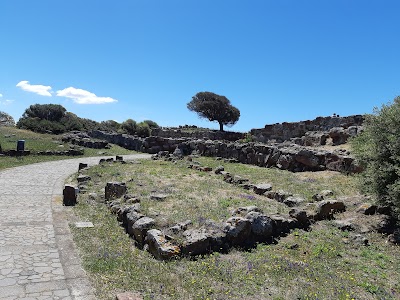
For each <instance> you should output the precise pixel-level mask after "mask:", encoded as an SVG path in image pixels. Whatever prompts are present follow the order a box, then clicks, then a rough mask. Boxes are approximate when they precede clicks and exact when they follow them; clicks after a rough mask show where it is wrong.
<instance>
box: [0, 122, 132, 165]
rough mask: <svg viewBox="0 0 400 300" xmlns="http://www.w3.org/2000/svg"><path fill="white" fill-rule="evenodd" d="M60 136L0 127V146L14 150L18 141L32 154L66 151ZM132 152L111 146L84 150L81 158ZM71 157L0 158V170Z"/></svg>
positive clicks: (67, 145)
mask: <svg viewBox="0 0 400 300" xmlns="http://www.w3.org/2000/svg"><path fill="white" fill-rule="evenodd" d="M61 138H62V136H61V135H53V134H40V133H35V132H32V131H29V130H21V129H17V128H15V127H4V126H3V127H0V145H1V147H2V149H3V151H6V150H11V149H16V145H17V141H18V140H25V149H26V150H30V151H32V152H34V153H37V152H38V151H46V150H50V151H62V150H68V149H69V148H70V145H69V144H68V143H64V142H62V141H61ZM132 153H134V152H132V151H129V150H126V149H124V148H122V147H119V146H116V145H112V147H111V148H110V149H91V148H84V155H83V156H99V155H117V154H120V155H123V154H132ZM69 158H72V157H71V156H52V155H50V156H46V155H34V154H31V155H27V156H22V157H9V156H2V157H0V170H1V169H5V168H11V167H16V166H21V165H27V164H32V163H38V162H43V161H51V160H61V159H69Z"/></svg>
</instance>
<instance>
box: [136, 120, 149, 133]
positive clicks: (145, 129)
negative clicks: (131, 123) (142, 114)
mask: <svg viewBox="0 0 400 300" xmlns="http://www.w3.org/2000/svg"><path fill="white" fill-rule="evenodd" d="M136 134H137V135H138V136H140V137H148V136H150V134H151V129H150V126H149V124H147V123H145V122H140V123H139V124H137V128H136Z"/></svg>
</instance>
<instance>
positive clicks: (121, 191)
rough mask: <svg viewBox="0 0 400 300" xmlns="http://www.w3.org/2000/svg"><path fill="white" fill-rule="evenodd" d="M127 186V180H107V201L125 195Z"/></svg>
mask: <svg viewBox="0 0 400 300" xmlns="http://www.w3.org/2000/svg"><path fill="white" fill-rule="evenodd" d="M126 192H127V187H126V184H125V182H107V185H106V187H105V199H106V201H109V200H113V199H117V198H120V197H122V196H123V195H125V194H126Z"/></svg>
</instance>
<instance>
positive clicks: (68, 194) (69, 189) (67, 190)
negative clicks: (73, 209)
mask: <svg viewBox="0 0 400 300" xmlns="http://www.w3.org/2000/svg"><path fill="white" fill-rule="evenodd" d="M76 196H77V188H76V187H74V186H72V185H69V184H66V185H65V186H64V190H63V204H64V205H65V206H75V205H76V203H77V201H76Z"/></svg>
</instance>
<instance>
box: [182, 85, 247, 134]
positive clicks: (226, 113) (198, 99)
mask: <svg viewBox="0 0 400 300" xmlns="http://www.w3.org/2000/svg"><path fill="white" fill-rule="evenodd" d="M187 108H188V109H189V110H191V111H194V112H196V113H197V114H198V115H199V117H201V118H205V119H208V120H209V121H216V122H218V123H219V130H220V131H224V125H226V126H232V125H233V124H235V123H236V122H237V121H238V120H239V117H240V111H239V109H237V108H236V107H234V106H233V105H232V104H231V102H230V101H229V100H228V98H226V97H225V96H221V95H217V94H214V93H211V92H200V93H197V94H196V95H194V96H193V97H192V100H191V101H190V102H189V103H188V104H187Z"/></svg>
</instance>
